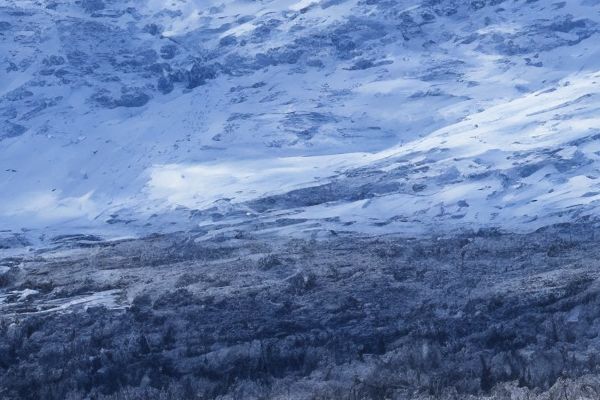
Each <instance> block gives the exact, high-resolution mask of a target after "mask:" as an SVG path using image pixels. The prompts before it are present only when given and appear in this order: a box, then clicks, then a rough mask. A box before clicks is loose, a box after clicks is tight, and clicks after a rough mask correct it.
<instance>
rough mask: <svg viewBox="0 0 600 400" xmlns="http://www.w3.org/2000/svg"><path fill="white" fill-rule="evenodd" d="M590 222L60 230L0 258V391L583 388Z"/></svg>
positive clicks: (594, 302)
mask: <svg viewBox="0 0 600 400" xmlns="http://www.w3.org/2000/svg"><path fill="white" fill-rule="evenodd" d="M597 235H598V232H597V230H596V229H592V228H590V227H585V226H573V225H569V226H563V227H553V228H549V229H546V230H542V231H539V232H536V233H532V234H528V235H515V234H500V233H497V232H483V231H482V232H479V233H470V234H460V235H456V236H454V237H446V238H421V239H401V238H390V237H387V238H378V237H371V238H358V237H355V236H349V235H345V234H342V233H338V234H337V236H332V238H331V239H326V240H320V241H314V240H313V241H309V240H292V241H284V240H282V239H278V238H269V239H268V240H264V239H258V238H252V237H251V236H250V235H248V234H246V235H236V236H235V237H236V238H235V239H225V238H221V239H219V240H214V241H196V240H194V237H193V235H191V234H190V235H183V234H178V235H172V236H156V237H153V238H148V239H144V240H138V241H122V242H116V243H115V242H113V243H103V242H98V241H96V240H94V241H89V240H87V239H85V238H84V239H81V238H78V237H73V238H67V239H68V240H66V239H65V240H61V241H59V242H56V243H57V244H58V245H59V246H60V248H61V249H62V250H64V247H65V246H68V247H69V248H70V249H71V250H70V251H69V254H70V255H67V256H65V255H64V254H65V253H64V252H63V253H58V252H55V251H50V252H40V253H38V254H35V255H26V256H19V257H17V258H11V259H4V260H1V262H0V264H3V265H11V267H7V268H8V269H7V268H4V270H5V271H4V274H5V275H6V276H8V275H10V279H8V278H7V279H6V280H5V281H3V284H2V285H3V289H2V291H1V292H0V293H1V296H3V297H2V302H1V303H0V308H1V311H2V316H1V317H0V393H2V398H6V399H38V398H45V399H64V398H68V399H76V398H78V399H79V398H98V399H123V398H134V399H138V398H139V399H148V398H157V399H158V398H161V399H162V398H177V399H187V398H190V399H191V398H207V399H208V398H217V397H219V396H224V397H222V398H250V399H251V398H298V399H300V398H302V399H305V398H306V399H316V398H339V399H353V398H359V399H406V398H415V399H457V398H461V399H463V398H464V399H469V398H472V399H475V398H483V397H485V396H488V397H485V398H494V399H521V398H522V399H525V398H529V399H537V398H538V397H536V396H538V395H539V396H540V397H539V398H540V399H541V398H543V399H559V398H565V397H564V396H567V397H566V398H577V399H593V398H597V397H594V396H595V393H596V394H597V393H600V380H599V379H597V376H598V372H599V368H600V359H599V358H598V356H597V354H598V350H599V349H600V340H599V339H598V333H597V332H598V326H599V324H600V311H599V310H600V296H599V295H600V290H599V286H598V283H597V282H598V271H597V264H598V262H597V259H598V257H597V256H598V255H597V254H596V253H597V252H598V250H597V249H598V243H597V237H598V236H597ZM242 237H243V239H242ZM83 243H85V246H83ZM82 246H83V247H82ZM7 271H10V273H9V274H8V272H7ZM3 276H4V275H3ZM527 396H528V397H527ZM561 396H563V397H561ZM569 396H571V397H569Z"/></svg>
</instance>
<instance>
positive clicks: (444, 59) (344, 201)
mask: <svg viewBox="0 0 600 400" xmlns="http://www.w3.org/2000/svg"><path fill="white" fill-rule="evenodd" d="M599 22H600V1H598V0H570V1H556V2H553V1H535V0H533V1H532V0H514V1H513V0H510V1H508V0H507V1H502V0H477V1H475V0H474V1H458V0H457V1H454V0H436V1H434V0H412V1H405V0H396V1H394V0H382V1H377V0H361V1H359V0H322V1H310V0H299V1H294V0H290V1H288V0H277V1H266V0H264V1H247V0H246V1H243V0H224V1H221V2H219V1H212V0H210V1H200V0H180V1H171V2H168V1H161V0H150V1H141V0H130V1H123V0H119V1H117V0H82V1H78V2H74V1H49V0H44V1H27V0H23V1H20V0H5V1H4V2H3V3H2V4H1V5H0V96H1V97H0V228H3V229H8V230H19V229H22V228H44V229H49V230H59V231H60V230H65V231H68V230H81V229H85V228H87V229H92V230H103V229H106V228H107V227H111V228H113V229H116V230H119V229H141V230H143V231H161V230H164V229H181V228H182V227H184V226H185V227H188V226H192V225H198V224H201V225H205V224H207V223H214V222H215V221H223V220H226V221H229V222H228V225H227V226H230V227H231V226H235V224H236V223H244V222H248V221H250V222H251V223H256V221H260V223H261V224H262V225H260V226H263V227H278V228H279V229H284V228H282V227H283V226H287V225H288V223H287V222H285V221H289V220H290V219H294V220H295V222H296V223H299V225H298V224H296V225H294V228H293V230H296V231H298V230H300V231H304V230H308V229H312V228H314V227H318V228H323V227H327V228H329V229H334V230H335V229H338V228H339V229H356V230H360V231H365V230H366V231H371V230H384V231H403V230H419V229H424V228H425V229H430V228H431V227H435V228H436V229H455V228H460V227H482V226H499V227H510V228H511V229H518V230H527V229H535V228H536V227H538V226H541V225H544V224H548V223H554V222H559V221H564V220H573V219H581V218H595V217H596V216H597V215H598V212H599V211H598V210H597V204H598V200H599V198H598V196H600V188H599V182H600V181H598V179H597V178H598V176H599V174H600V172H599V166H600V158H599V154H600V141H599V140H598V138H600V136H599V135H600V128H598V126H599V125H600V124H599V122H600V121H599V119H600V112H599V107H600V97H599V96H600V95H599V94H598V88H599V86H598V85H599V83H598V82H600V46H599V45H600V36H599V27H600V25H599ZM277 221H279V223H278V222H277ZM281 221H284V223H280V222H281ZM257 226H258V224H257ZM168 227H170V228H168ZM173 227H175V228H173ZM287 229H290V230H292V228H287Z"/></svg>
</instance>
